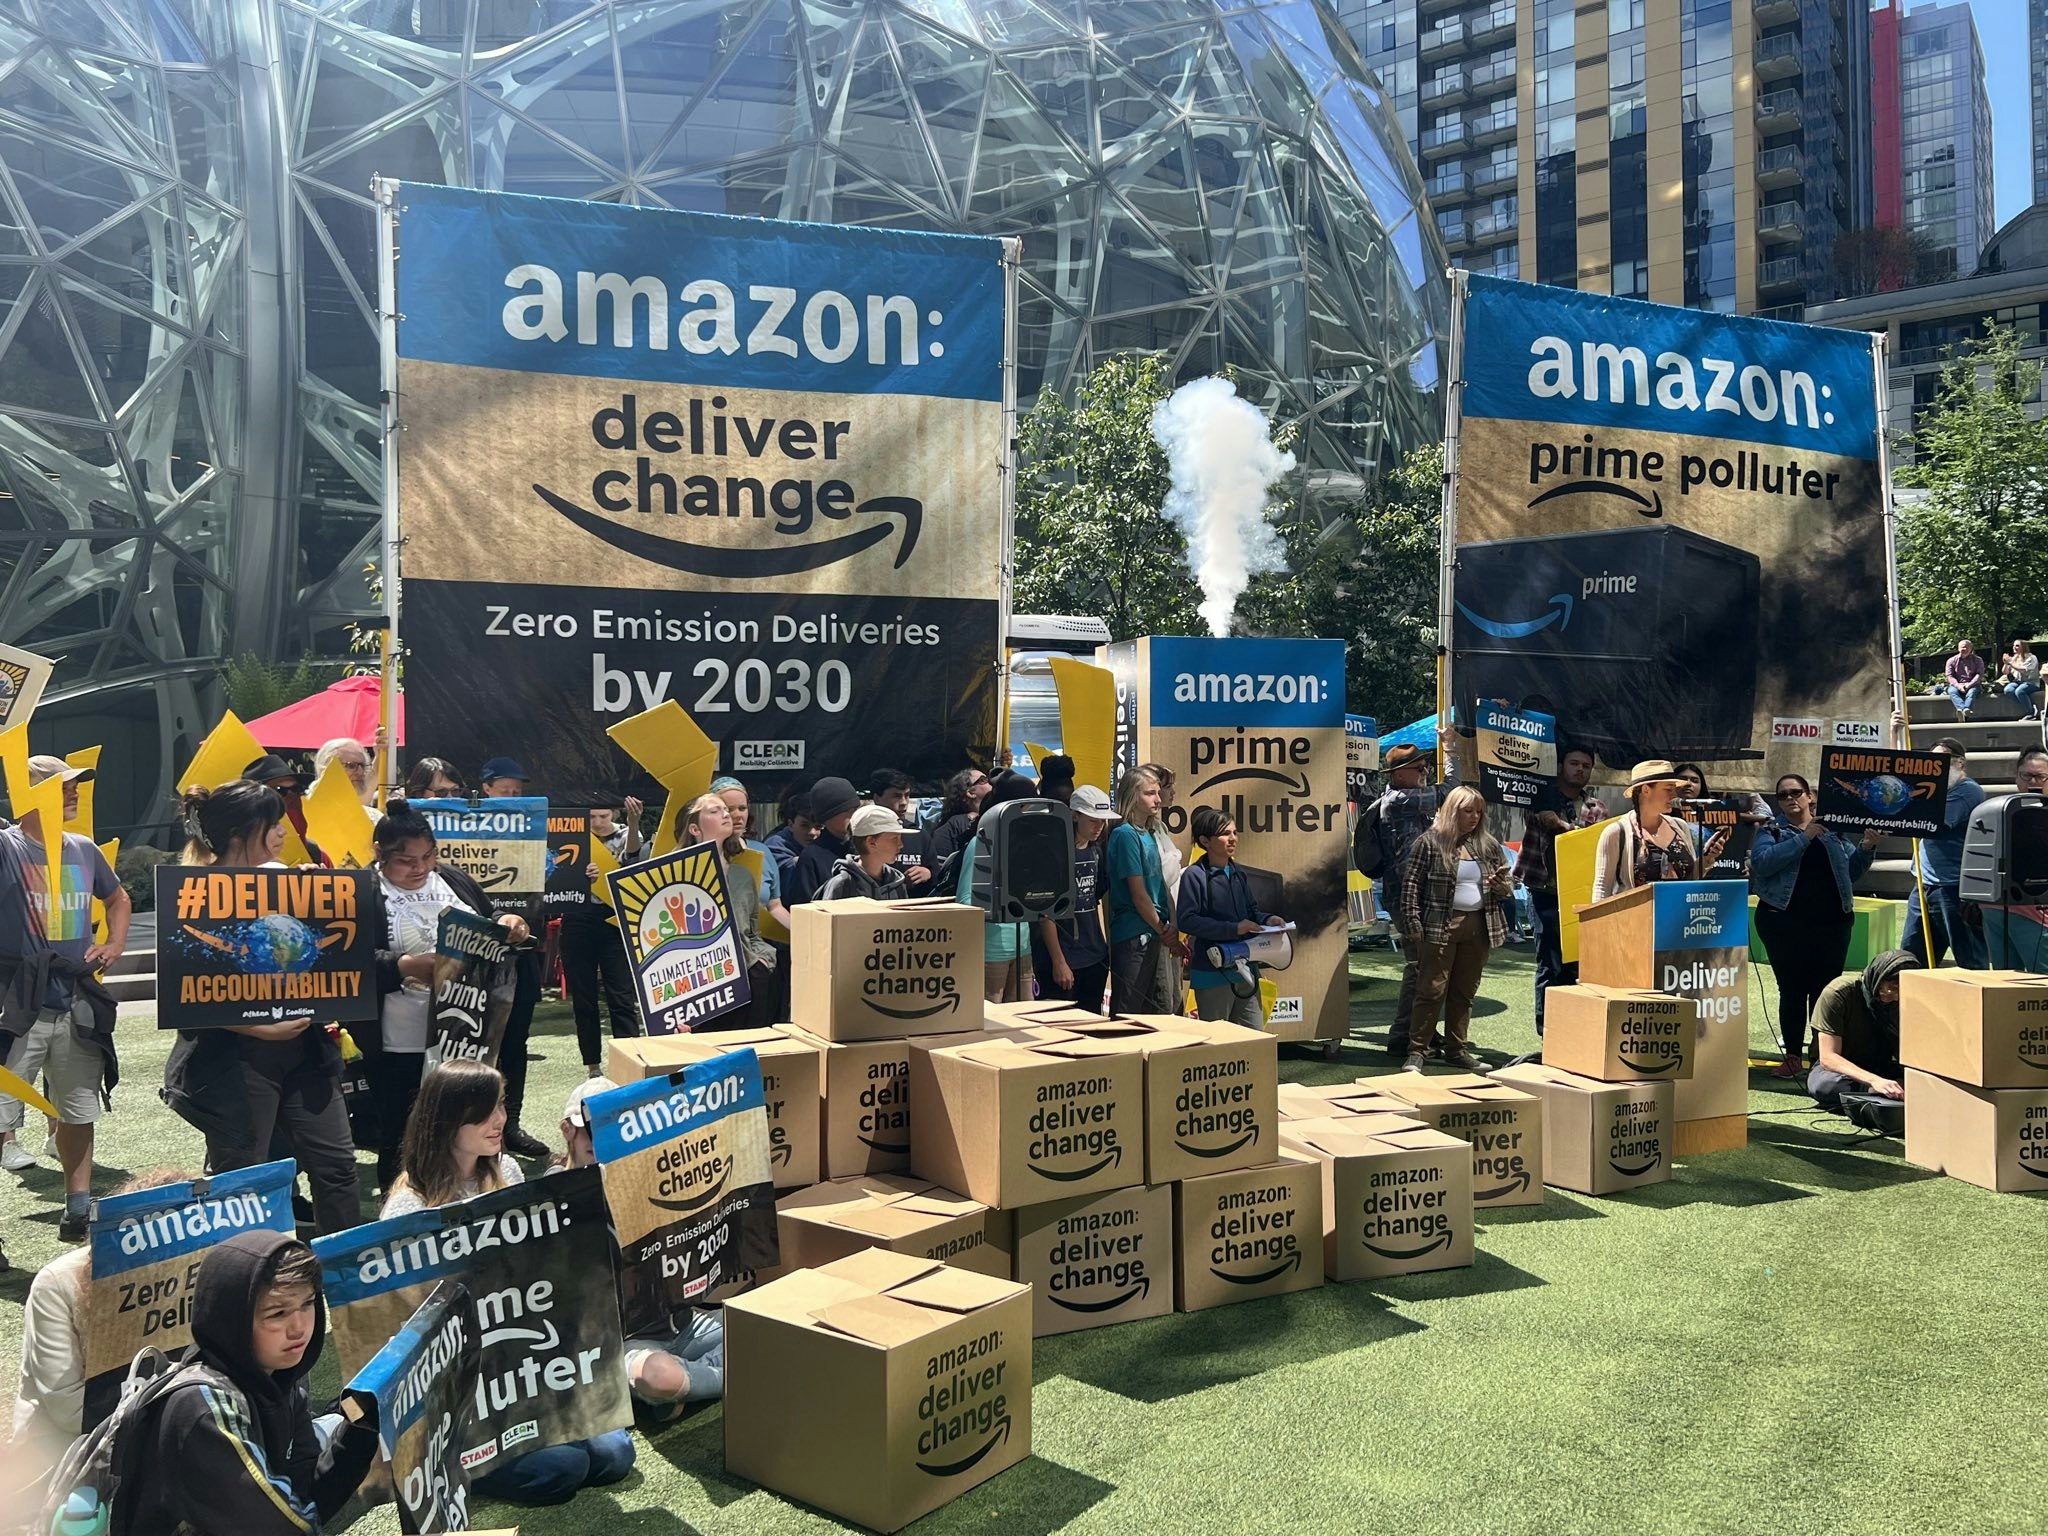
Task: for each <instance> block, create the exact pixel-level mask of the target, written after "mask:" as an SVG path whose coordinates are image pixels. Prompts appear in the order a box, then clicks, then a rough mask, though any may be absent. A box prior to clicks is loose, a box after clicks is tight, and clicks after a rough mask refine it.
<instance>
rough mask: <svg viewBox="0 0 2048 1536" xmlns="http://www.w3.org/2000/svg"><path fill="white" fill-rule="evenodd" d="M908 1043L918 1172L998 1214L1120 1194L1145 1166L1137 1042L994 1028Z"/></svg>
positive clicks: (1142, 1085)
mask: <svg viewBox="0 0 2048 1536" xmlns="http://www.w3.org/2000/svg"><path fill="white" fill-rule="evenodd" d="M909 1047H910V1118H911V1121H912V1123H913V1124H915V1126H916V1127H917V1132H916V1134H915V1135H914V1136H913V1137H912V1138H911V1144H910V1166H911V1168H912V1170H913V1171H915V1172H916V1173H918V1174H920V1175H921V1176H923V1177H924V1178H927V1179H932V1180H935V1181H936V1182H938V1183H940V1184H943V1185H945V1186H946V1188H948V1189H958V1190H964V1191H965V1192H966V1193H968V1194H970V1195H972V1196H973V1197H974V1198H975V1199H977V1200H979V1201H981V1202H982V1203H983V1204H985V1205H993V1206H995V1207H997V1208H998V1209H999V1210H1014V1209H1016V1208H1017V1207H1018V1206H1023V1205H1038V1204H1040V1203H1042V1202H1044V1201H1046V1200H1048V1199H1060V1198H1072V1197H1073V1196H1075V1195H1086V1194H1093V1193H1095V1192H1097V1191H1098V1190H1107V1189H1121V1188H1123V1187H1124V1186H1125V1185H1128V1184H1130V1183H1131V1182H1132V1180H1133V1178H1134V1177H1135V1176H1136V1175H1138V1174H1140V1173H1142V1172H1143V1171H1144V1161H1145V1151H1144V1148H1145V1100H1144V1091H1145V1058H1144V1054H1143V1047H1142V1045H1141V1044H1139V1043H1138V1042H1137V1041H1135V1040H1132V1039H1128V1038H1125V1039H1091V1038H1087V1037H1084V1036H1081V1035H1076V1034H1073V1033H1070V1032H1068V1031H1065V1030H1057V1029H1030V1030H1008V1029H992V1030H987V1031H984V1032H983V1033H982V1034H979V1035H970V1036H952V1037H933V1038H923V1037H921V1038H918V1039H914V1040H911V1041H910V1042H909Z"/></svg>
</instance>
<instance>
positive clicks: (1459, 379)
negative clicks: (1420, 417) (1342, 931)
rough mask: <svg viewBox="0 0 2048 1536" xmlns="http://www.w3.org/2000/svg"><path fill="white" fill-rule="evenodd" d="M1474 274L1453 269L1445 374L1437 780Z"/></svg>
mask: <svg viewBox="0 0 2048 1536" xmlns="http://www.w3.org/2000/svg"><path fill="white" fill-rule="evenodd" d="M1468 279H1469V274H1468V273H1467V272H1466V271H1465V270H1464V268H1462V267H1453V268H1451V271H1450V280H1451V328H1450V336H1449V338H1448V341H1447V343H1446V351H1447V353H1448V356H1447V359H1446V367H1445V370H1444V484H1443V514H1442V517H1441V519H1440V522H1441V531H1440V533H1439V536H1438V537H1439V548H1438V562H1439V572H1438V577H1437V600H1436V658H1437V660H1436V730H1437V764H1436V767H1437V778H1438V781H1439V782H1441V781H1443V780H1445V779H1447V778H1448V777H1449V776H1450V768H1451V751H1452V750H1453V748H1454V747H1455V734H1454V732H1453V729H1452V722H1451V715H1452V702H1451V701H1452V699H1453V697H1454V695H1453V692H1452V690H1453V688H1454V687H1455V686H1456V681H1457V680H1456V678H1455V676H1454V675H1453V667H1452V664H1451V615H1452V591H1453V583H1454V582H1455V580H1456V576H1457V568H1458V434H1459V432H1460V430H1461V429H1462V427H1463V425H1464V396H1465V299H1466V295H1467V293H1468V291H1469V281H1468Z"/></svg>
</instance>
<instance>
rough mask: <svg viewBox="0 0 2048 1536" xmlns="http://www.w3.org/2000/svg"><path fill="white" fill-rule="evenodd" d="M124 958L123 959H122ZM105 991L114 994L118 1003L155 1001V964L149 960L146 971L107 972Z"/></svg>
mask: <svg viewBox="0 0 2048 1536" xmlns="http://www.w3.org/2000/svg"><path fill="white" fill-rule="evenodd" d="M124 958H125V957H124ZM106 979H107V990H108V991H109V992H111V993H113V994H114V1001H116V1002H118V1003H153V1002H155V1001H156V962H155V961H154V960H151V962H150V966H149V969H148V970H146V971H109V972H108V973H107V978H106Z"/></svg>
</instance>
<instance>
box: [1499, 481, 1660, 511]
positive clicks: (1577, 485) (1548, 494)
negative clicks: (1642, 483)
mask: <svg viewBox="0 0 2048 1536" xmlns="http://www.w3.org/2000/svg"><path fill="white" fill-rule="evenodd" d="M1558 496H1619V497H1620V498H1621V499H1622V500H1623V501H1625V502H1628V503H1629V504H1630V505H1631V506H1633V507H1634V508H1635V509H1636V511H1638V512H1640V513H1641V514H1642V515H1643V516H1644V517H1662V516H1663V515H1664V493H1663V492H1662V491H1652V492H1650V494H1649V495H1648V496H1645V495H1643V493H1642V492H1640V491H1632V490H1630V489H1629V488H1628V487H1627V486H1625V485H1617V484H1615V482H1614V481H1612V480H1573V481H1570V482H1568V483H1566V484H1564V485H1553V486H1552V487H1551V488H1550V489H1549V490H1547V491H1545V492H1544V493H1543V494H1542V495H1541V496H1538V497H1537V498H1536V499H1535V500H1534V501H1532V502H1530V503H1529V505H1530V506H1532V507H1540V506H1542V505H1543V503H1545V502H1546V501H1549V500H1551V499H1552V498H1554V497H1558Z"/></svg>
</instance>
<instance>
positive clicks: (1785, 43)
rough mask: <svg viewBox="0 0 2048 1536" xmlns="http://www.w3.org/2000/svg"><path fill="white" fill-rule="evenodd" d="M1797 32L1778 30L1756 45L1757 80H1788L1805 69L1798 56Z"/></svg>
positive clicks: (1803, 62)
mask: <svg viewBox="0 0 2048 1536" xmlns="http://www.w3.org/2000/svg"><path fill="white" fill-rule="evenodd" d="M1800 47H1801V42H1800V38H1799V36H1798V34H1797V33H1793V32H1780V33H1778V34H1777V35H1776V36H1775V37H1767V38H1765V39H1764V40H1763V41H1762V42H1760V43H1758V44H1757V45H1756V77H1757V79H1759V80H1788V79H1790V78H1791V77H1792V76H1794V75H1796V74H1799V73H1800V72H1801V71H1802V70H1803V69H1805V67H1806V65H1805V61H1804V60H1803V59H1801V58H1800Z"/></svg>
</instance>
